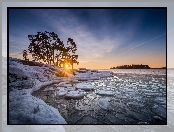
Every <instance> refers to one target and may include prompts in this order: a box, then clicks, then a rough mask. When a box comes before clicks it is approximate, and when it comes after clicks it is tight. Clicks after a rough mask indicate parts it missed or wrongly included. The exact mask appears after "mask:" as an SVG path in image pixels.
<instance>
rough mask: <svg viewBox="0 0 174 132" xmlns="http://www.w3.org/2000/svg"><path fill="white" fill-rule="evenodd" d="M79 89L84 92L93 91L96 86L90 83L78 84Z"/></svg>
mask: <svg viewBox="0 0 174 132" xmlns="http://www.w3.org/2000/svg"><path fill="white" fill-rule="evenodd" d="M75 87H76V88H77V89H82V90H93V89H94V86H93V85H91V84H89V83H78V84H76V85H75Z"/></svg>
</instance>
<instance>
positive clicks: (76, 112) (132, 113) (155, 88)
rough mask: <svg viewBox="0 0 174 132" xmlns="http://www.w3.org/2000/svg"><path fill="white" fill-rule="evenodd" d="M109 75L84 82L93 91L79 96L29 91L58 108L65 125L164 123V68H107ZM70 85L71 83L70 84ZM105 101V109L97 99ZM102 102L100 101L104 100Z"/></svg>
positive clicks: (165, 72)
mask: <svg viewBox="0 0 174 132" xmlns="http://www.w3.org/2000/svg"><path fill="white" fill-rule="evenodd" d="M99 71H111V72H112V73H113V77H106V78H100V79H99V80H90V81H86V82H88V83H90V84H92V85H93V86H94V90H92V91H86V92H85V96H84V97H83V98H82V99H77V100H74V99H68V100H67V99H64V98H63V97H60V98H57V96H56V93H55V91H52V92H48V93H45V92H44V89H45V88H48V87H55V85H54V84H52V85H50V86H47V87H44V88H41V89H40V90H38V91H35V92H33V94H32V95H33V96H36V97H38V98H41V99H42V100H44V101H45V102H46V103H47V104H48V105H51V106H53V107H55V108H57V109H58V111H59V112H60V114H61V115H62V116H63V117H64V118H65V120H66V121H67V123H68V124H110V125H112V124H113V125H116V124H118V125H126V124H131V125H132V124H133V125H134V124H153V125H165V124H167V81H170V80H171V79H174V78H172V77H171V79H170V80H167V70H166V69H107V70H99ZM72 85H73V84H72ZM96 90H110V91H113V92H114V93H115V94H114V95H112V96H108V95H98V94H96ZM100 100H104V101H105V102H107V105H108V107H107V109H103V108H102V107H100V105H99V101H100ZM105 102H103V104H104V103H105Z"/></svg>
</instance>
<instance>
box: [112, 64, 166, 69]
mask: <svg viewBox="0 0 174 132" xmlns="http://www.w3.org/2000/svg"><path fill="white" fill-rule="evenodd" d="M110 69H166V67H161V68H150V67H149V66H148V65H142V64H141V65H139V64H137V65H135V64H132V65H122V66H116V67H111V68H110Z"/></svg>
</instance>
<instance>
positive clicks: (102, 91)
mask: <svg viewBox="0 0 174 132" xmlns="http://www.w3.org/2000/svg"><path fill="white" fill-rule="evenodd" d="M96 94H99V95H111V96H112V95H114V94H115V92H113V91H110V90H97V91H96Z"/></svg>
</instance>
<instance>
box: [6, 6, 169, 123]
mask: <svg viewBox="0 0 174 132" xmlns="http://www.w3.org/2000/svg"><path fill="white" fill-rule="evenodd" d="M10 9H166V124H10V123H9V78H8V77H9V10H10ZM7 76H8V77H7V125H160V126H162V125H167V7H7Z"/></svg>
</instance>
